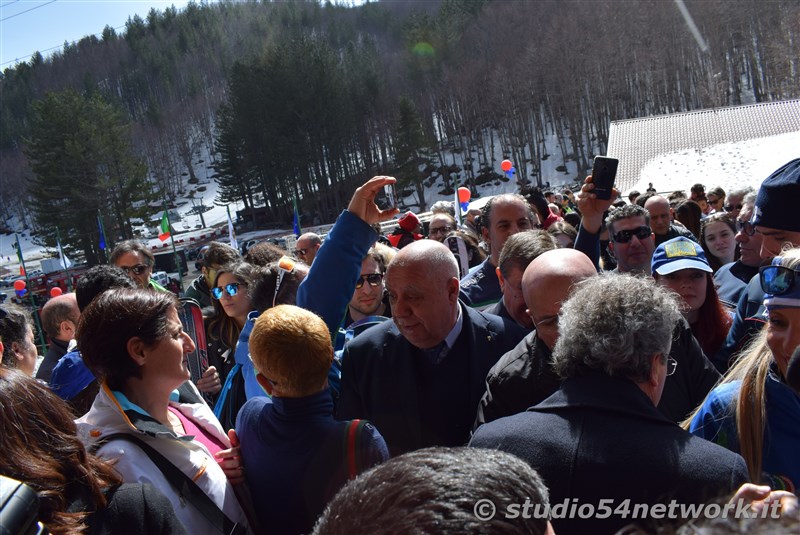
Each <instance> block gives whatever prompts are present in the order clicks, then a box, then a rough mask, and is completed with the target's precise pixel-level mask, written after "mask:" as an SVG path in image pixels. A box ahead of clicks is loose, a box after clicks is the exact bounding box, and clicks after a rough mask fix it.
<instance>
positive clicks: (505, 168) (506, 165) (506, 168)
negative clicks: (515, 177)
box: [500, 160, 513, 173]
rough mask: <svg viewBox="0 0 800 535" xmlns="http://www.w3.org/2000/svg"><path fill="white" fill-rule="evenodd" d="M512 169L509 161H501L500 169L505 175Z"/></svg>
mask: <svg viewBox="0 0 800 535" xmlns="http://www.w3.org/2000/svg"><path fill="white" fill-rule="evenodd" d="M512 167H513V164H512V163H511V160H503V163H501V164H500V169H502V170H503V171H505V172H506V173H508V172H509V171H510V170H511V168H512Z"/></svg>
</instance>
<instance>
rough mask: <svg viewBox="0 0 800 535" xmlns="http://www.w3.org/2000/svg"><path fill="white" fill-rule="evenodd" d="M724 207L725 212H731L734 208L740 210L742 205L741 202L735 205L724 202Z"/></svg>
mask: <svg viewBox="0 0 800 535" xmlns="http://www.w3.org/2000/svg"><path fill="white" fill-rule="evenodd" d="M724 208H725V211H726V212H733V211H734V210H741V209H742V205H741V204H737V205H735V206H734V205H732V204H726V205H725V206H724Z"/></svg>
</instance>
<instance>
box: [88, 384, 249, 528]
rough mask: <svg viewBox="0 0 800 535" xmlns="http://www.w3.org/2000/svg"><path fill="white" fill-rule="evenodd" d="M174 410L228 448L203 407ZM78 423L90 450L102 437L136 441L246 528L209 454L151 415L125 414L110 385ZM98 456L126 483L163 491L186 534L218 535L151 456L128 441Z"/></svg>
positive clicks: (104, 448)
mask: <svg viewBox="0 0 800 535" xmlns="http://www.w3.org/2000/svg"><path fill="white" fill-rule="evenodd" d="M186 385H188V386H183V387H182V389H185V388H191V389H192V393H194V394H197V396H196V398H197V399H202V398H201V397H200V393H199V392H198V391H197V388H196V387H195V386H194V385H193V384H192V383H191V382H187V383H186ZM170 406H172V407H174V408H176V409H177V410H179V411H180V412H181V413H182V414H183V415H184V416H186V417H187V418H189V419H191V420H192V421H194V422H195V424H197V426H198V427H202V428H203V429H205V430H206V431H208V432H209V433H210V434H212V435H214V437H216V438H217V439H218V440H219V441H220V442H221V443H222V444H224V445H225V447H226V448H229V447H230V440H229V439H228V436H227V435H226V434H225V432H224V431H223V430H222V427H221V426H220V424H219V422H218V421H217V419H216V417H215V416H214V413H213V412H211V409H209V408H208V406H207V405H206V404H205V403H180V402H175V401H171V402H170ZM75 423H76V424H77V425H78V436H79V437H80V439H81V440H82V441H83V443H84V444H85V445H86V448H87V450H88V449H91V448H92V447H93V445H94V444H95V443H96V442H98V441H101V440H102V439H103V437H105V436H108V435H111V434H114V433H130V434H132V435H135V436H136V437H137V438H139V439H141V440H143V441H144V442H146V443H148V444H149V445H150V446H152V447H153V448H154V449H155V450H157V451H158V452H159V453H161V454H162V455H163V456H164V457H166V458H167V459H168V460H169V461H170V462H172V464H174V465H175V466H176V467H177V468H179V469H180V470H181V471H182V472H183V473H184V474H186V475H187V476H189V477H190V478H192V479H193V480H194V482H195V483H197V485H198V486H199V487H200V488H201V489H202V490H203V491H204V492H205V493H206V495H208V497H209V498H211V500H212V501H214V503H216V504H217V507H219V508H220V509H222V511H223V512H224V513H225V514H226V515H227V516H228V518H230V519H231V520H232V521H234V522H238V523H239V524H242V525H243V526H245V527H246V526H247V519H246V516H245V514H244V511H243V510H242V508H241V506H240V505H239V501H238V500H237V498H236V494H235V493H234V490H233V486H232V485H231V484H230V483H229V482H228V479H227V477H226V476H225V473H224V472H223V471H222V468H220V466H219V465H218V464H217V462H216V460H215V459H214V457H213V456H212V455H211V453H210V452H209V451H208V449H207V448H206V447H205V446H204V445H203V444H201V443H200V442H197V441H195V440H186V439H180V438H178V437H177V436H176V435H175V434H174V433H172V432H171V431H170V430H168V429H167V428H166V426H164V425H162V424H160V423H158V422H156V421H155V420H154V419H153V418H150V417H148V416H147V415H142V414H140V413H138V412H136V411H133V410H132V409H129V410H127V411H125V410H123V407H122V406H121V405H120V403H119V401H118V400H117V398H116V397H115V396H114V394H113V393H112V392H111V390H109V388H108V386H107V385H105V384H103V385H102V388H101V389H100V392H99V393H98V394H97V397H96V398H95V400H94V403H93V404H92V408H91V409H90V410H89V412H88V413H86V414H85V415H84V416H83V417H81V418H79V419H78V420H76V421H75ZM97 455H99V456H100V457H103V458H105V459H111V460H115V461H117V462H116V464H115V465H114V467H115V468H116V469H117V471H118V472H119V473H120V474H122V479H123V480H124V482H125V483H150V484H151V485H153V486H155V487H156V488H158V489H159V490H161V492H163V493H164V494H165V495H166V496H167V498H169V501H170V502H172V507H173V508H174V509H175V514H176V515H177V516H178V518H179V519H180V520H181V522H182V523H183V525H184V527H186V531H187V533H191V534H193V535H194V534H208V535H219V532H218V531H216V530H215V529H214V528H213V526H212V524H211V523H210V522H209V521H208V520H206V518H205V517H204V516H203V514H202V513H201V512H200V511H198V510H197V509H196V508H195V507H193V506H192V505H191V504H190V503H189V502H188V501H184V500H183V498H182V497H181V496H180V495H179V494H178V492H177V491H176V490H175V489H174V488H173V487H172V486H171V485H170V484H169V482H168V481H167V479H166V478H165V477H164V475H163V474H162V473H161V471H160V470H159V469H158V467H156V465H155V464H154V463H153V462H152V461H151V460H150V458H149V457H148V456H147V454H146V453H145V452H143V451H142V450H141V449H140V448H138V447H137V446H136V445H135V444H133V443H131V442H128V441H125V440H112V441H110V442H108V443H107V444H104V445H102V446H101V447H100V449H99V450H98V451H97Z"/></svg>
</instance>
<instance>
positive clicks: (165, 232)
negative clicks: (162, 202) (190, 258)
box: [158, 210, 169, 241]
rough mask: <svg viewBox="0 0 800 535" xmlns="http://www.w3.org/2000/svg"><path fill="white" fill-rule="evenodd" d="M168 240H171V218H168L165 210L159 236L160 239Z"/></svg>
mask: <svg viewBox="0 0 800 535" xmlns="http://www.w3.org/2000/svg"><path fill="white" fill-rule="evenodd" d="M167 238H169V218H168V217H167V211H166V210H164V215H163V216H162V217H161V234H159V235H158V239H159V240H161V241H167Z"/></svg>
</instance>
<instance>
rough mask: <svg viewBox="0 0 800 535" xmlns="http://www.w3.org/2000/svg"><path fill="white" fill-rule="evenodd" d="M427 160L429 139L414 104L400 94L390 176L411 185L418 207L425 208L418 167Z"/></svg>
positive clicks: (428, 161)
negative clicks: (392, 173) (417, 199)
mask: <svg viewBox="0 0 800 535" xmlns="http://www.w3.org/2000/svg"><path fill="white" fill-rule="evenodd" d="M429 163H431V159H430V143H429V142H428V140H427V137H426V136H425V130H424V129H423V128H422V121H421V120H420V117H419V114H418V113H417V108H416V106H415V105H414V102H413V101H412V100H411V99H409V98H408V97H400V102H399V103H398V121H397V127H396V128H395V131H394V176H395V178H397V181H398V184H399V186H400V187H401V188H403V187H404V186H407V185H412V186H414V189H415V190H416V192H417V196H418V197H419V209H420V211H423V212H424V211H425V209H426V208H427V201H426V200H425V185H424V184H423V176H422V173H420V170H419V167H420V165H423V164H429Z"/></svg>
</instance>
